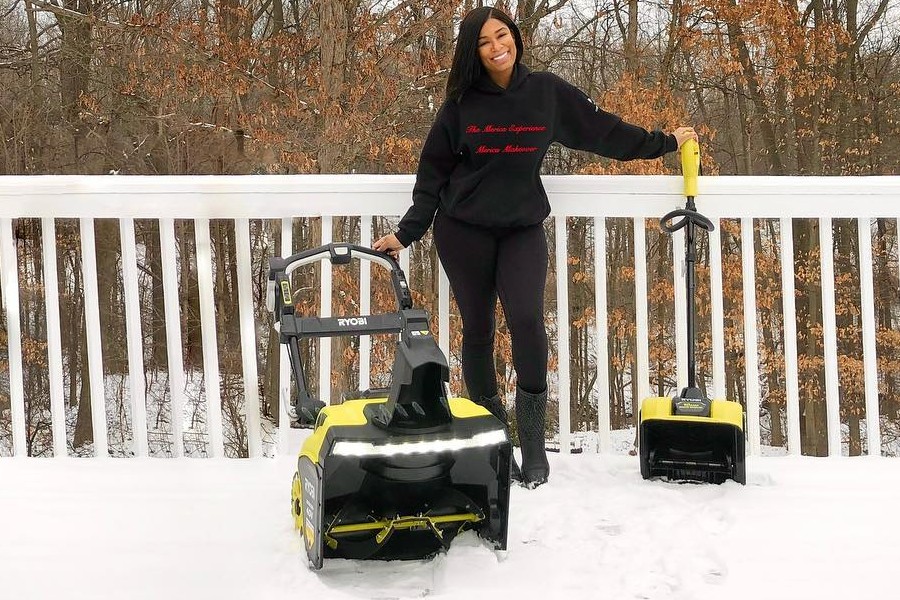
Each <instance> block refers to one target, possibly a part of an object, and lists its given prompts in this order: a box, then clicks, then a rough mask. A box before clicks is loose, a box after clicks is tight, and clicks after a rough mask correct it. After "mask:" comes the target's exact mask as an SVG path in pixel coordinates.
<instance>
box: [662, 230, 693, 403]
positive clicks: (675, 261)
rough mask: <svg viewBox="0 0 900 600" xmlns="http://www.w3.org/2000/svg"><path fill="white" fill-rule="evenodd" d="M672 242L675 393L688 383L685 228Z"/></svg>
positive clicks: (677, 232) (675, 234) (679, 231)
mask: <svg viewBox="0 0 900 600" xmlns="http://www.w3.org/2000/svg"><path fill="white" fill-rule="evenodd" d="M665 237H667V238H669V239H668V240H667V242H668V243H671V244H672V276H673V282H674V284H675V285H674V291H675V367H676V368H675V393H676V394H678V393H680V392H681V389H680V386H683V385H684V386H686V385H687V380H688V377H687V370H688V369H687V343H688V342H687V298H686V297H685V293H686V292H687V282H685V280H684V277H685V273H686V270H685V261H684V248H685V246H684V242H685V235H684V229H679V230H678V231H676V232H675V233H674V234H672V235H670V236H665Z"/></svg>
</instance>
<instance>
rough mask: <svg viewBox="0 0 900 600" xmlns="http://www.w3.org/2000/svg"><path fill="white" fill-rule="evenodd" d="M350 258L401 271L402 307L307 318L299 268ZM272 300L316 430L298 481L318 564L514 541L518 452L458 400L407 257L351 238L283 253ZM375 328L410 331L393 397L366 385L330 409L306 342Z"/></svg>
mask: <svg viewBox="0 0 900 600" xmlns="http://www.w3.org/2000/svg"><path fill="white" fill-rule="evenodd" d="M351 258H358V259H365V260H370V261H372V262H375V263H378V264H380V265H381V266H383V267H385V268H387V269H388V270H389V271H390V273H391V281H392V284H393V288H394V292H395V295H396V299H397V312H394V313H386V314H376V315H364V316H348V317H333V318H326V317H300V316H298V315H296V314H295V312H294V303H293V300H292V295H291V288H290V283H289V281H290V280H289V276H290V273H291V272H292V271H293V270H294V269H296V268H297V267H300V266H302V265H305V264H309V263H312V262H318V261H320V260H325V259H329V260H331V262H332V264H335V265H341V264H346V263H349V262H350V260H351ZM267 302H268V308H269V310H271V311H272V312H273V314H274V316H275V324H276V325H275V326H276V327H277V328H278V330H279V332H280V341H281V343H283V344H286V345H287V346H288V352H289V355H290V363H291V369H292V372H293V375H294V381H295V383H296V387H297V388H298V389H297V391H298V395H297V399H296V402H295V411H294V413H295V415H296V418H297V420H298V422H299V424H300V426H303V427H310V426H313V427H314V430H313V432H312V434H311V435H310V436H309V437H308V438H307V439H306V440H305V442H304V443H303V447H302V449H301V451H300V456H299V458H298V459H297V471H296V473H295V474H294V480H293V484H292V488H291V513H292V515H293V517H294V524H295V526H296V527H297V528H298V529H300V530H301V532H302V535H303V538H304V541H305V544H306V552H307V555H308V556H309V562H310V564H311V565H312V567H313V568H314V569H319V568H321V567H322V563H323V559H325V558H332V557H335V558H349V559H383V560H393V559H421V558H425V557H428V556H431V555H433V554H435V553H437V552H439V551H441V550H442V549H446V548H448V547H449V545H450V542H451V541H452V540H453V538H454V537H455V536H456V535H457V534H458V533H460V532H462V531H464V530H474V531H475V532H477V533H478V535H480V536H481V537H483V538H485V539H487V540H489V541H491V542H492V543H493V544H494V546H495V547H496V548H498V549H505V548H506V537H507V522H508V509H509V487H510V478H509V476H510V457H511V445H510V442H509V439H508V437H507V433H506V428H505V425H504V424H503V423H501V422H500V421H498V420H497V419H496V418H495V417H494V416H492V415H491V414H490V413H489V412H488V411H487V410H486V409H485V408H483V407H481V406H478V405H477V404H475V403H474V402H472V401H470V400H467V399H465V398H448V397H447V391H446V390H447V387H446V382H448V381H449V368H448V366H447V360H446V358H445V357H444V355H443V353H442V352H441V350H440V348H438V345H437V344H436V343H435V341H434V338H433V337H432V336H431V334H430V333H429V330H428V315H427V313H426V312H425V311H424V310H419V309H414V308H413V305H412V296H411V295H410V292H409V289H408V287H407V284H406V278H405V277H404V275H403V271H402V270H401V269H400V267H399V266H398V264H397V263H396V261H394V259H393V258H391V257H390V256H388V255H387V254H383V253H381V252H376V251H374V250H371V249H369V248H364V247H362V246H356V245H351V244H327V245H325V246H321V247H319V248H314V249H310V250H306V251H304V252H301V253H299V254H295V255H293V256H291V257H289V258H273V259H271V261H270V263H269V282H268V294H267ZM375 333H398V334H399V337H398V340H397V344H396V352H395V356H394V364H393V370H392V374H391V377H392V381H391V386H390V389H389V391H388V393H387V395H386V397H385V395H384V394H383V393H382V394H378V393H377V392H376V393H372V392H373V391H372V390H366V391H364V392H360V393H359V397H357V398H355V399H351V400H345V401H344V402H343V403H342V404H337V405H331V406H325V405H324V404H323V403H322V402H321V401H318V400H315V399H314V398H312V397H311V396H310V394H309V391H308V389H307V387H306V380H305V379H304V375H303V366H302V364H301V359H300V351H299V345H298V340H299V339H301V338H305V337H325V336H328V337H332V336H352V335H366V334H375ZM373 396H374V397H373Z"/></svg>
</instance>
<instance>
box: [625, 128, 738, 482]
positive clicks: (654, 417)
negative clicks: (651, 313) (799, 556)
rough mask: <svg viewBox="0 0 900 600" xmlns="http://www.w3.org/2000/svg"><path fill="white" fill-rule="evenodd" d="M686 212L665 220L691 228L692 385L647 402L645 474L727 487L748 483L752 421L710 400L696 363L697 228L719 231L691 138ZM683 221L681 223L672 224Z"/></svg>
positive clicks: (667, 226) (685, 162)
mask: <svg viewBox="0 0 900 600" xmlns="http://www.w3.org/2000/svg"><path fill="white" fill-rule="evenodd" d="M681 167H682V173H683V175H684V193H685V196H687V204H686V206H685V208H683V209H682V208H680V209H677V210H673V211H672V212H670V213H668V214H667V215H665V216H664V217H663V218H662V219H660V225H661V226H662V228H663V229H664V230H665V231H667V232H668V233H674V232H675V231H678V230H679V229H681V228H684V229H685V262H686V269H685V277H686V279H687V286H686V287H687V342H688V347H687V351H688V354H687V357H688V365H687V366H688V369H687V371H688V384H687V387H686V388H684V389H682V390H681V393H680V394H679V395H678V396H676V397H674V398H647V399H645V400H644V402H643V403H642V404H641V412H640V422H641V425H640V427H641V429H640V435H639V444H640V460H641V475H642V476H643V478H644V479H649V478H651V477H662V478H666V479H670V480H675V481H700V482H707V483H723V482H725V481H726V480H728V479H733V480H734V481H737V482H738V483H740V484H745V483H746V481H747V472H746V465H745V462H744V452H745V448H744V431H745V429H746V426H745V423H746V417H745V415H744V411H743V407H742V406H741V404H740V403H739V402H733V401H730V400H710V399H709V398H707V397H706V396H705V395H704V394H703V392H702V391H701V390H700V388H699V387H697V382H696V362H695V356H694V354H695V348H694V346H695V334H696V331H695V328H694V322H695V319H696V307H695V304H694V302H695V298H694V296H695V291H696V287H697V282H696V280H695V276H694V263H695V262H696V260H697V240H696V237H695V234H696V230H697V228H698V227H699V228H700V229H705V230H706V231H713V224H712V221H710V220H709V219H707V218H706V217H704V216H703V215H701V214H700V213H698V212H697V208H696V206H695V205H694V196H696V194H697V175H698V174H699V170H700V147H699V145H698V144H697V142H695V141H693V140H688V141H687V142H685V143H684V144H683V145H682V148H681ZM678 217H681V220H680V221H677V222H675V223H671V221H672V220H674V219H676V218H678Z"/></svg>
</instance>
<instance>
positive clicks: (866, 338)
mask: <svg viewBox="0 0 900 600" xmlns="http://www.w3.org/2000/svg"><path fill="white" fill-rule="evenodd" d="M857 228H858V232H859V267H860V268H859V281H860V301H861V304H862V333H863V368H864V372H865V382H866V445H867V447H868V455H869V456H881V413H880V411H879V408H878V358H877V354H876V353H877V350H876V344H875V341H876V340H875V334H876V327H875V276H874V273H873V268H872V263H873V262H875V257H874V255H873V254H872V220H871V219H868V218H866V219H859V220H858V221H857Z"/></svg>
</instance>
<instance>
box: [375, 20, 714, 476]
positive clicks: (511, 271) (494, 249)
mask: <svg viewBox="0 0 900 600" xmlns="http://www.w3.org/2000/svg"><path fill="white" fill-rule="evenodd" d="M522 53H523V46H522V36H521V34H520V33H519V28H518V27H517V26H516V24H515V23H514V22H513V21H512V20H511V19H510V18H509V17H508V16H507V15H506V14H504V13H503V12H501V11H499V10H497V9H494V8H490V7H483V8H476V9H474V10H472V11H471V12H469V13H468V14H467V15H466V16H465V18H464V19H463V21H462V23H461V25H460V30H459V38H458V39H457V44H456V51H455V53H454V56H453V65H452V67H451V70H450V76H449V78H448V80H447V100H446V101H445V102H444V104H443V106H442V107H441V109H440V111H439V112H438V114H437V117H436V119H435V122H434V124H433V126H432V128H431V131H430V133H429V134H428V138H427V139H426V141H425V145H424V147H423V149H422V155H421V159H420V162H419V168H418V174H417V176H416V183H415V187H414V188H413V205H412V207H411V208H410V209H409V210H408V211H407V213H406V215H405V216H404V217H403V219H402V220H401V221H400V224H399V226H398V229H397V232H396V233H392V234H389V235H386V236H384V237H382V238H381V239H379V240H378V241H376V242H375V244H374V245H373V247H374V248H375V249H376V250H380V251H383V252H387V253H389V254H392V255H394V256H396V255H397V253H399V251H400V250H401V249H403V248H405V247H407V246H409V244H411V243H412V242H414V241H416V240H418V239H420V238H421V237H422V236H423V235H424V234H425V232H426V230H427V229H428V227H429V226H430V225H431V224H432V220H433V221H434V243H435V246H436V247H437V252H438V256H439V257H440V259H441V263H442V264H443V266H444V269H445V270H446V272H447V277H448V278H449V280H450V287H451V288H452V290H453V294H454V296H455V298H456V301H457V304H458V306H459V311H460V315H461V317H462V322H463V343H462V370H463V378H464V379H465V382H466V387H467V389H468V392H469V397H470V398H472V399H473V400H474V401H475V402H478V403H479V404H481V405H483V406H484V407H486V408H487V409H488V410H489V411H490V412H491V413H493V414H494V415H495V416H497V417H498V418H499V419H501V420H502V421H503V422H504V423H506V422H507V421H506V419H507V415H506V411H505V409H504V407H503V402H502V401H501V400H500V398H499V396H498V394H497V376H496V372H495V368H494V308H495V306H496V302H497V297H498V296H499V298H500V303H501V304H502V306H503V311H504V315H505V316H506V321H507V325H508V327H509V331H510V337H511V340H512V353H513V365H514V367H515V370H516V379H517V385H516V403H515V413H516V421H517V425H518V429H519V441H520V443H521V450H522V467H521V470H519V469H518V467H517V466H515V463H514V466H513V473H512V475H513V478H515V479H517V480H518V481H521V482H523V483H524V484H525V485H526V486H527V487H534V486H537V485H540V484H542V483H544V482H546V481H547V477H548V476H549V474H550V466H549V463H548V462H547V457H546V454H545V450H544V426H545V415H546V404H547V333H546V331H545V329H544V305H543V299H544V285H545V282H546V278H547V240H546V238H545V236H544V228H543V225H542V223H543V221H544V219H545V218H546V217H547V215H548V214H549V213H550V205H549V203H548V201H547V194H546V193H545V192H544V188H543V186H542V185H541V180H540V175H539V174H540V168H541V162H542V161H543V158H544V154H545V153H546V152H547V149H548V147H549V146H550V144H551V143H553V142H559V143H561V144H563V145H564V146H567V147H569V148H573V149H577V150H587V151H591V152H594V153H596V154H599V155H601V156H606V157H610V158H615V159H619V160H631V159H635V158H657V157H659V156H662V155H663V154H665V153H667V152H672V151H674V150H676V149H677V148H679V147H680V146H681V144H682V143H683V142H684V141H685V140H688V139H692V138H693V139H696V137H697V135H696V133H694V130H693V129H691V128H689V127H679V128H678V129H676V130H675V131H674V132H673V133H672V134H671V135H666V134H665V133H663V132H661V131H654V132H648V131H647V130H645V129H642V128H640V127H636V126H634V125H629V124H628V123H625V122H624V121H622V119H621V118H620V117H617V116H616V115H613V114H610V113H607V112H605V111H603V110H601V109H599V108H598V107H597V106H596V105H595V104H594V103H593V101H592V100H591V99H590V98H589V97H588V96H587V95H585V94H584V93H583V92H581V91H580V90H578V89H577V88H575V87H574V86H572V85H570V84H569V83H567V82H565V81H564V80H562V79H560V78H559V77H557V76H555V75H553V74H551V73H546V72H532V71H530V70H529V69H528V68H527V67H526V66H525V65H523V64H521V62H520V60H521V57H522Z"/></svg>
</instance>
